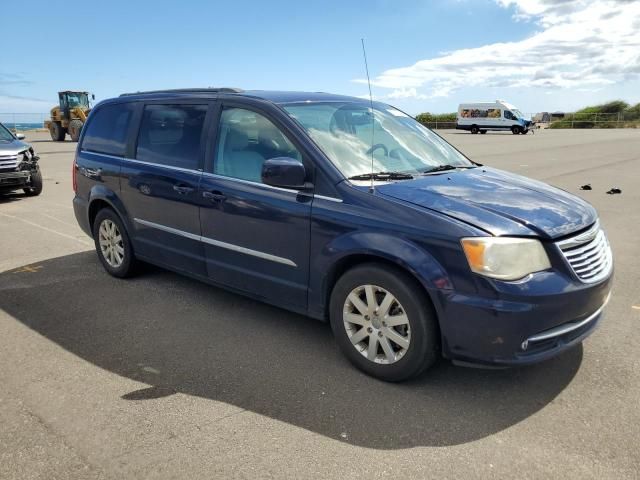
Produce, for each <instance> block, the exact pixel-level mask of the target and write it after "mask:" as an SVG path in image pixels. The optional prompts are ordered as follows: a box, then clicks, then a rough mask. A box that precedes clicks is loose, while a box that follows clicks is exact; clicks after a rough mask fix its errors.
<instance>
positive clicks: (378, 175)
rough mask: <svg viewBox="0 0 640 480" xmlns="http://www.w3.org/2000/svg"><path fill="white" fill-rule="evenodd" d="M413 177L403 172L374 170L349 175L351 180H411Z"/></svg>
mask: <svg viewBox="0 0 640 480" xmlns="http://www.w3.org/2000/svg"><path fill="white" fill-rule="evenodd" d="M412 178H413V175H409V174H408V173H402V172H374V173H361V174H360V175H354V176H353V177H349V180H371V179H373V180H411V179H412Z"/></svg>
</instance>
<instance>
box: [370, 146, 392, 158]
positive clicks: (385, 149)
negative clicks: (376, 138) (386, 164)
mask: <svg viewBox="0 0 640 480" xmlns="http://www.w3.org/2000/svg"><path fill="white" fill-rule="evenodd" d="M379 148H381V149H383V150H384V156H385V157H388V156H389V149H388V148H387V147H386V145H384V144H383V143H376V144H375V145H374V146H373V147H371V148H370V149H369V150H367V155H371V154H372V153H373V152H375V151H376V150H378V149H379Z"/></svg>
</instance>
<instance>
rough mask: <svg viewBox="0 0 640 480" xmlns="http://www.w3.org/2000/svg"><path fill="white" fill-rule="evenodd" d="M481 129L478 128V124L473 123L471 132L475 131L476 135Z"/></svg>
mask: <svg viewBox="0 0 640 480" xmlns="http://www.w3.org/2000/svg"><path fill="white" fill-rule="evenodd" d="M479 131H480V129H479V128H478V126H477V125H473V126H472V127H471V133H473V134H474V135H475V134H476V133H478V132H479Z"/></svg>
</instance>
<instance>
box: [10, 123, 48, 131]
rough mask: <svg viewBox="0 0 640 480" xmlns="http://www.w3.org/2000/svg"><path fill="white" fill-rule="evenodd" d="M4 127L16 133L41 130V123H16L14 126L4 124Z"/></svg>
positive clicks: (12, 124)
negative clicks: (16, 131) (14, 130)
mask: <svg viewBox="0 0 640 480" xmlns="http://www.w3.org/2000/svg"><path fill="white" fill-rule="evenodd" d="M4 126H5V127H7V128H8V129H9V130H13V129H14V128H15V129H16V130H18V131H22V130H34V129H36V128H42V122H35V123H20V122H16V123H15V124H14V123H13V122H5V123H4Z"/></svg>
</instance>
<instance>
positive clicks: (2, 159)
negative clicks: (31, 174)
mask: <svg viewBox="0 0 640 480" xmlns="http://www.w3.org/2000/svg"><path fill="white" fill-rule="evenodd" d="M19 163H20V161H19V160H18V155H0V169H5V168H11V169H14V168H17V167H18V164H19Z"/></svg>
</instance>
